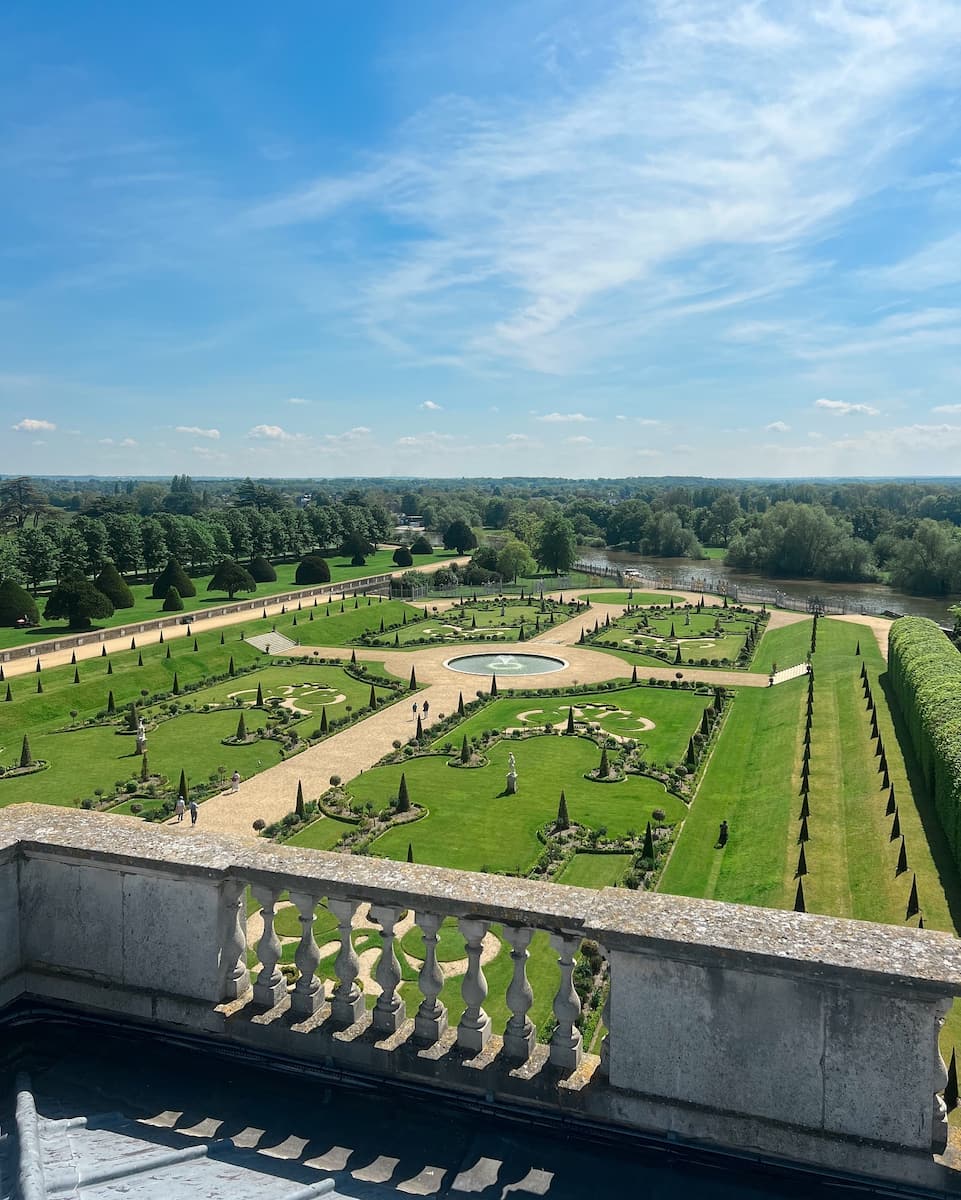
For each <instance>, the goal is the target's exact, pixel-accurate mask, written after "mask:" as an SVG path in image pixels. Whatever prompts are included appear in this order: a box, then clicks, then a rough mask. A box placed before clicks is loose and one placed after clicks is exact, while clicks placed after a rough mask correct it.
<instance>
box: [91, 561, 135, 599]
mask: <svg viewBox="0 0 961 1200" xmlns="http://www.w3.org/2000/svg"><path fill="white" fill-rule="evenodd" d="M93 582H94V586H95V587H96V588H97V590H98V591H101V592H103V594H104V595H105V596H106V597H107V598H108V599H109V600H110V601H111V603H112V604H113V606H114V608H133V606H134V598H133V592H132V591H131V590H130V588H129V587H127V584H126V583H125V582H124V579H123V576H122V575H121V574H120V572H119V571H118V570H117V568H116V567H115V566H114V565H113V563H104V565H103V569H102V570H101V572H100V574H99V575H98V576H97V578H96V579H95V580H94V581H93Z"/></svg>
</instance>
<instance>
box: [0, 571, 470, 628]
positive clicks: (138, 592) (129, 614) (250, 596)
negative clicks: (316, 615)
mask: <svg viewBox="0 0 961 1200" xmlns="http://www.w3.org/2000/svg"><path fill="white" fill-rule="evenodd" d="M393 553H394V552H393V550H377V551H376V552H375V553H374V554H370V555H368V557H367V561H366V563H365V565H364V566H363V567H352V566H351V565H350V559H349V558H330V559H328V560H327V561H328V564H329V566H330V579H331V583H332V584H334V585H336V584H338V583H346V582H350V581H352V580H355V579H363V578H364V577H365V576H368V575H383V574H385V573H387V572H390V571H396V570H397V569H398V568H397V566H396V564H395V563H394V560H393V557H392V555H393ZM455 554H456V552H455V551H452V550H441V551H437V553H435V554H433V555H427V554H425V555H418V556H417V558H416V559H415V560H414V566H415V567H424V566H428V565H430V564H431V563H434V562H438V561H441V560H445V559H448V558H450V557H452V556H454V555H455ZM297 565H298V564H297V563H278V564H277V565H276V566H275V568H274V569H275V570H276V572H277V581H276V583H261V584H258V586H257V590H256V592H240V593H238V594H237V595H236V596H235V597H234V602H235V603H238V602H240V601H244V600H254V599H257V600H259V599H264V600H266V599H269V598H270V597H271V596H276V595H278V594H279V593H281V592H290V591H296V590H297V589H298V588H299V587H301V586H302V585H300V584H297V583H296V582H295V581H294V573H295V571H296V570H297ZM212 578H213V575H212V574H207V575H198V576H196V577H194V580H193V582H194V586H195V587H196V589H197V595H196V596H187V597H184V610H183V614H181V615H184V614H187V613H192V612H199V611H202V610H204V609H208V608H219V607H222V606H223V605H224V604H228V603H230V601H229V599H228V597H227V594H226V592H208V591H207V585H208V583H209V582H210V580H211V579H212ZM130 590H131V591H132V592H133V595H134V600H135V604H134V606H133V608H124V609H118V610H117V611H116V612H115V613H114V614H113V616H112V617H108V618H107V619H106V620H104V621H98V622H97V623H96V625H95V628H96V629H116V628H118V627H120V626H128V625H137V624H139V623H140V622H141V621H149V620H152V619H154V618H155V617H162V616H176V615H177V614H175V613H174V614H171V613H164V612H163V611H162V607H161V606H162V603H163V602H162V601H161V600H154V599H153V598H152V597H151V595H150V592H151V585H150V584H149V583H137V584H132V585H131V588H130ZM45 603H46V600H45V597H44V596H43V595H41V596H40V597H39V599H38V602H37V605H38V608H39V609H40V614H41V624H40V625H39V626H38V627H37V628H35V629H28V630H18V629H0V650H5V649H8V648H9V647H12V646H21V645H23V644H25V643H33V642H37V641H40V640H45V639H49V638H57V637H63V636H66V635H68V634H70V633H71V632H72V631H71V630H69V629H68V628H67V626H66V624H65V623H46V622H44V621H43V607H44V604H45Z"/></svg>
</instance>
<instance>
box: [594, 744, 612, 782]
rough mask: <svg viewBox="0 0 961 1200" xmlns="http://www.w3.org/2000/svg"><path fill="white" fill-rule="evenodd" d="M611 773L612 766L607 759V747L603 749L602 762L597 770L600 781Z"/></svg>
mask: <svg viewBox="0 0 961 1200" xmlns="http://www.w3.org/2000/svg"><path fill="white" fill-rule="evenodd" d="M610 773H611V764H610V763H609V762H608V759H607V747H606V746H603V747H602V748H601V761H600V764H599V765H598V768H597V774H598V777H599V778H600V779H606V778H607V777H608V776H609V775H610Z"/></svg>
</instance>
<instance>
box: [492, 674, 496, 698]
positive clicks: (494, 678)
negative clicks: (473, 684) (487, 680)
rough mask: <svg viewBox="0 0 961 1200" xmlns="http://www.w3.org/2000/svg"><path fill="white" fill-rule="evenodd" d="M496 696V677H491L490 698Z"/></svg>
mask: <svg viewBox="0 0 961 1200" xmlns="http://www.w3.org/2000/svg"><path fill="white" fill-rule="evenodd" d="M496 695H497V676H496V675H492V676H491V696H492V697H494V696H496Z"/></svg>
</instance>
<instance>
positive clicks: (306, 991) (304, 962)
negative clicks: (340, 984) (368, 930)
mask: <svg viewBox="0 0 961 1200" xmlns="http://www.w3.org/2000/svg"><path fill="white" fill-rule="evenodd" d="M317 899H318V897H317V896H314V895H311V893H310V892H291V893H290V900H291V903H292V904H293V905H294V906H295V907H296V909H297V916H298V919H299V920H300V941H299V943H298V944H297V951H296V953H295V954H294V962H295V963H296V965H297V969H298V971H300V978H299V979H298V980H297V984H296V986H295V987H294V990H293V991H292V992H291V994H290V1011H291V1012H292V1013H295V1014H296V1015H297V1016H299V1017H312V1016H313V1015H314V1013H315V1012H316V1011H317V1010H318V1008H320V1006H321V1005H322V1004H323V1002H324V985H323V984H322V983H321V981H320V980H319V979H318V978H317V976H316V975H315V974H314V972H315V971H316V970H317V964H318V963H319V962H320V947H319V946H318V945H317V942H316V940H315V939H314V909H315V908H316V906H317Z"/></svg>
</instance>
